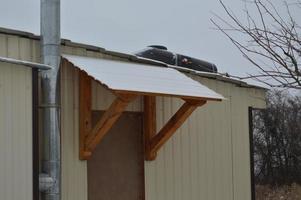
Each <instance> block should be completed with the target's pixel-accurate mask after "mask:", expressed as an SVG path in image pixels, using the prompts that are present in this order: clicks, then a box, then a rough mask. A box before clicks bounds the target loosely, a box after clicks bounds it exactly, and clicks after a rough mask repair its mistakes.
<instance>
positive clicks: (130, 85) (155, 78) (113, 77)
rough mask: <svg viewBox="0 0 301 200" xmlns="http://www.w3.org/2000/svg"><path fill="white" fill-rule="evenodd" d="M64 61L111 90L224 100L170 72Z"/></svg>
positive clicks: (73, 59) (82, 60) (119, 64)
mask: <svg viewBox="0 0 301 200" xmlns="http://www.w3.org/2000/svg"><path fill="white" fill-rule="evenodd" d="M63 57H64V58H66V59H67V60H68V61H69V62H71V63H72V64H73V65H74V66H76V67H78V68H79V69H81V70H83V71H85V72H87V74H88V75H90V76H92V77H93V78H94V79H96V80H98V81H99V82H101V83H102V84H104V85H106V86H107V87H108V88H109V89H112V90H118V91H130V92H139V93H153V94H164V95H171V96H181V97H195V98H205V99H212V100H222V99H224V98H223V96H222V95H220V94H218V93H216V92H214V91H213V90H211V89H209V88H207V87H206V86H204V85H202V84H201V83H199V82H197V81H195V80H192V79H191V78H189V77H187V76H186V75H185V74H183V73H181V72H179V71H177V70H175V69H172V68H167V67H159V66H152V65H147V64H140V63H133V62H122V61H116V60H108V59H98V58H90V57H82V56H73V55H63Z"/></svg>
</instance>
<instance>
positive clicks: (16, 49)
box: [0, 34, 265, 200]
mask: <svg viewBox="0 0 301 200" xmlns="http://www.w3.org/2000/svg"><path fill="white" fill-rule="evenodd" d="M0 44H1V45H0V56H8V57H12V58H17V59H24V60H28V61H34V62H38V61H39V43H38V41H35V40H29V39H26V38H21V37H17V36H7V35H1V34H0ZM62 51H63V53H66V54H74V55H83V56H85V55H88V56H93V57H98V58H109V59H116V60H118V58H114V57H112V56H108V55H104V54H101V53H98V52H92V51H86V50H85V49H81V48H71V47H66V46H63V47H62ZM191 77H193V78H194V79H195V80H198V81H200V82H201V83H203V84H205V85H207V86H208V87H209V88H211V89H214V90H216V91H217V92H219V93H221V94H222V95H224V96H225V97H226V98H228V100H225V101H223V102H222V103H219V102H217V103H208V104H206V105H205V106H204V107H201V108H199V109H198V110H197V111H196V112H194V113H193V115H192V116H191V117H190V118H189V120H188V121H187V122H186V123H185V124H184V125H183V126H182V127H181V128H180V130H179V131H177V133H176V134H175V135H174V136H173V137H172V138H171V140H170V141H168V143H167V144H166V145H165V146H164V147H163V149H162V150H161V151H160V152H159V154H158V157H157V159H156V160H155V161H153V162H145V167H146V168H145V177H146V184H145V185H146V199H147V200H157V199H159V200H160V199H166V200H169V199H173V200H174V199H179V200H183V199H198V200H199V199H204V200H211V199H216V200H219V199H226V200H227V199H231V200H232V199H234V200H241V199H246V200H248V199H250V190H251V189H250V171H249V138H248V106H254V107H264V106H265V101H264V91H263V90H260V89H254V88H241V87H237V86H235V85H234V84H232V83H227V82H223V81H216V80H214V79H207V78H201V77H197V76H193V75H191ZM61 79H62V83H61V84H62V97H61V98H62V99H61V102H62V167H63V169H62V171H63V172H62V181H63V182H62V183H63V184H62V193H63V200H86V199H87V169H86V162H85V161H80V160H79V159H78V89H77V88H78V73H77V71H76V70H75V69H72V68H66V69H62V75H61ZM92 89H93V104H92V106H93V109H97V110H103V109H106V108H107V107H108V106H109V105H110V103H111V102H112V100H113V98H114V96H113V95H112V94H110V92H109V91H107V90H105V89H104V88H102V87H101V86H99V85H98V84H97V83H95V82H94V83H93V86H92ZM0 90H1V89H0ZM1 96H2V95H1ZM1 96H0V99H1ZM2 98H3V97H2ZM157 100H158V103H157V104H158V107H157V112H158V116H157V117H158V125H159V126H162V125H163V124H164V122H166V121H167V119H168V118H169V117H170V116H171V115H172V114H173V113H174V112H175V111H176V110H177V109H178V108H179V106H180V105H181V101H180V100H177V99H171V98H162V97H160V98H158V99H157ZM0 105H1V104H0ZM142 108H143V106H142V101H141V98H138V99H137V100H136V101H135V102H133V103H132V104H130V105H129V107H128V108H127V110H128V111H142ZM0 115H1V114H0ZM27 119H29V118H27ZM1 127H2V126H1ZM158 128H159V127H158ZM0 142H3V140H0ZM3 143H4V142H3ZM5 145H7V144H6V143H5V144H4V146H5ZM28 145H29V144H28ZM28 145H25V144H24V143H22V144H20V146H19V148H20V150H23V149H24V150H25V151H24V152H26V148H28ZM1 146H3V145H1ZM1 146H0V148H1ZM30 147H31V145H30ZM20 153H21V152H20ZM18 155H19V154H18ZM20 155H21V154H20ZM30 156H31V155H30ZM29 158H30V157H29ZM1 160H2V159H1ZM3 166H8V165H0V167H3ZM9 166H11V165H9ZM0 171H2V169H1V170H0ZM24 171H25V169H23V168H22V170H21V171H20V172H19V173H23V172H24ZM0 173H1V172H0ZM29 178H31V176H30V177H29ZM0 180H1V179H0ZM0 182H1V181H0ZM29 186H31V185H28V184H27V185H26V184H23V185H22V186H21V185H20V190H22V191H27V192H28V191H30V192H31V190H30V188H28V187H29ZM2 188H3V187H0V190H1V189H2ZM9 189H12V188H9ZM10 193H12V190H10ZM0 194H3V193H2V192H0ZM7 199H11V198H7ZM19 199H24V197H22V198H19Z"/></svg>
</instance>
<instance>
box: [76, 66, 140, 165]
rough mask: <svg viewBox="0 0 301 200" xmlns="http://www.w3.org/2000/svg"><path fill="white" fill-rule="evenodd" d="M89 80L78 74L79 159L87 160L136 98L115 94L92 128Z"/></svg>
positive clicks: (86, 75)
mask: <svg viewBox="0 0 301 200" xmlns="http://www.w3.org/2000/svg"><path fill="white" fill-rule="evenodd" d="M91 90H92V89H91V78H90V77H89V76H88V74H86V73H85V72H83V71H80V73H79V110H80V111H79V131H80V133H79V137H80V138H79V140H80V141H79V143H80V150H79V157H80V159H81V160H87V159H89V157H90V156H91V155H92V152H93V151H94V149H95V148H96V146H97V144H99V143H100V142H101V140H102V138H103V137H104V136H105V135H106V134H107V133H108V131H109V130H110V129H111V128H112V126H113V125H114V124H115V122H116V121H117V120H118V118H119V117H120V116H121V114H122V112H123V111H124V110H125V108H126V107H127V105H128V104H129V103H130V102H131V101H132V100H133V99H134V98H135V97H136V96H137V95H134V94H126V93H123V94H120V93H115V94H116V99H115V100H114V102H113V103H112V104H111V105H110V107H109V109H108V110H106V111H105V113H104V114H103V116H102V117H101V118H100V119H99V121H98V122H97V123H96V125H95V126H94V127H92V91H91Z"/></svg>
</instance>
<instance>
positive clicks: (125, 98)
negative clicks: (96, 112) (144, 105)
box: [85, 94, 136, 152]
mask: <svg viewBox="0 0 301 200" xmlns="http://www.w3.org/2000/svg"><path fill="white" fill-rule="evenodd" d="M135 97H136V95H126V94H123V95H120V96H118V97H117V98H116V99H115V101H114V102H113V103H112V104H111V106H110V107H109V109H108V110H106V112H105V113H104V114H103V116H102V117H101V118H100V119H99V121H98V122H97V124H96V125H95V126H94V127H93V129H92V130H91V132H90V133H89V135H88V137H87V138H86V143H85V147H86V150H87V151H88V152H92V151H93V150H94V149H95V148H96V146H97V144H98V143H99V142H100V141H101V139H102V138H103V137H104V136H105V135H106V134H107V132H108V131H109V130H110V129H111V128H112V126H113V125H114V124H115V122H116V121H117V120H118V119H119V117H120V116H121V114H122V113H123V111H124V110H125V108H126V107H127V105H128V104H129V103H130V102H131V101H132V100H133V99H134V98H135Z"/></svg>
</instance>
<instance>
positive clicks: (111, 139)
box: [88, 111, 144, 200]
mask: <svg viewBox="0 0 301 200" xmlns="http://www.w3.org/2000/svg"><path fill="white" fill-rule="evenodd" d="M102 113H103V112H99V111H94V112H93V117H92V119H93V120H92V121H93V123H94V124H95V123H96V122H97V120H98V119H99V118H100V117H101V115H102ZM142 119H143V118H142V114H141V113H136V112H124V113H123V114H122V116H121V117H120V119H119V120H118V121H117V122H116V124H115V125H114V126H113V127H112V129H111V130H110V131H109V132H108V133H107V135H106V136H105V137H104V138H103V140H102V141H101V143H100V144H99V145H98V146H97V147H96V149H95V151H94V152H93V155H92V156H91V158H90V159H89V160H88V199H89V200H144V150H143V129H142Z"/></svg>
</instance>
